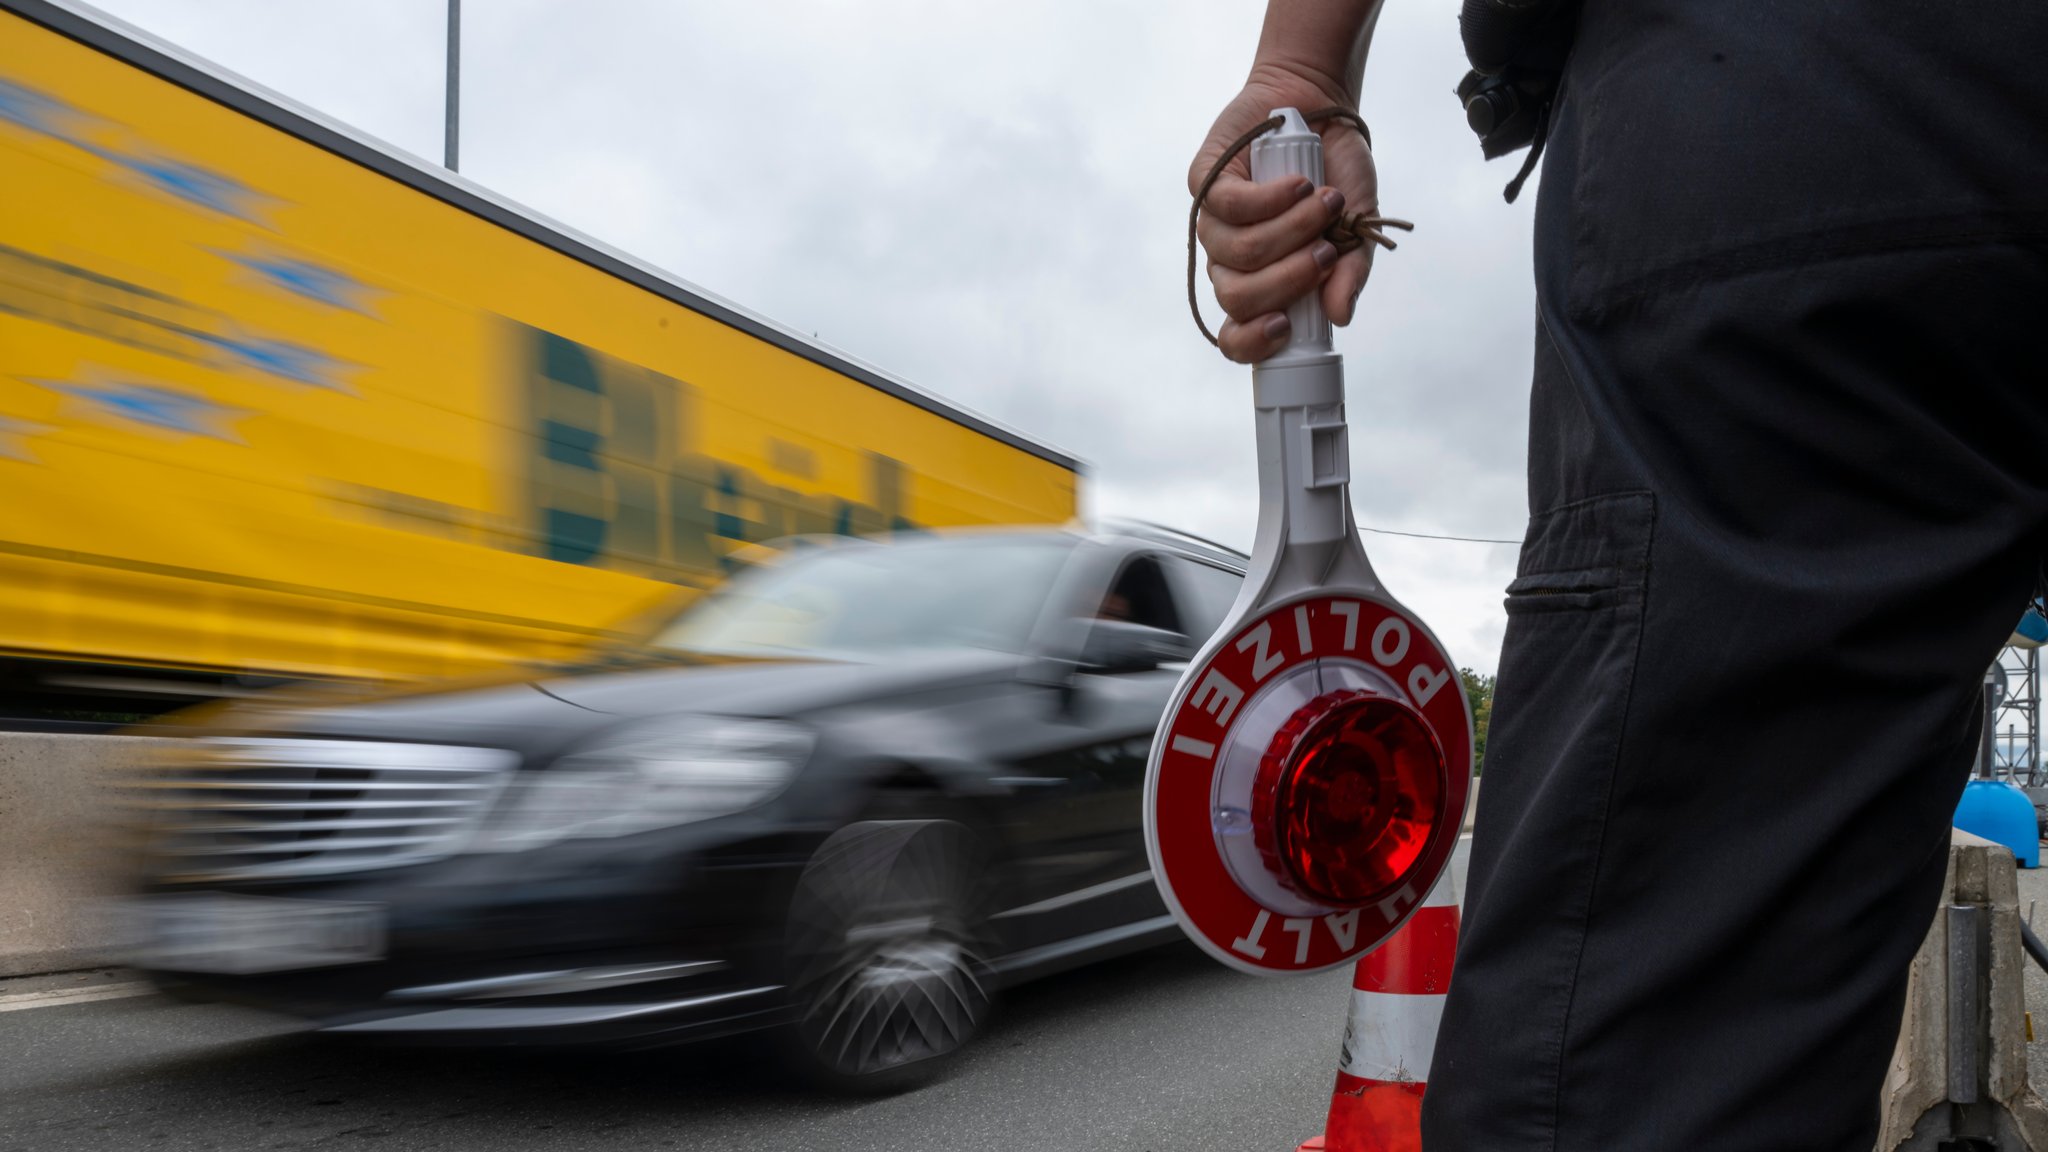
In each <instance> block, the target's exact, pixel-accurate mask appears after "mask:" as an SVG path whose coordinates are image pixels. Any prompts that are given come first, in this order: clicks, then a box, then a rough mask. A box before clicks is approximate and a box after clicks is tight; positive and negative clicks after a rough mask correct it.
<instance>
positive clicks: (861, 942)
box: [786, 820, 995, 1092]
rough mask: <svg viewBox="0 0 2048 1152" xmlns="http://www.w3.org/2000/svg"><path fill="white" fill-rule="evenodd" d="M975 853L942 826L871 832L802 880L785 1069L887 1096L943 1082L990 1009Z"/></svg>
mask: <svg viewBox="0 0 2048 1152" xmlns="http://www.w3.org/2000/svg"><path fill="white" fill-rule="evenodd" d="M979 863H980V853H979V852H978V851H976V848H975V840H974V837H973V835H972V834H971V833H970V832H969V831H968V829H967V828H966V827H965V826H964V825H961V824H958V823H955V822H953V821H950V820H865V821H861V822H859V823H855V824H849V825H847V826H846V827H845V828H842V829H840V830H839V831H838V832H835V833H834V834H833V835H832V836H830V837H829V838H827V839H826V841H825V842H824V844H823V845H821V846H820V847H819V848H818V851H817V853H816V854H815V855H813V856H812V857H811V860H810V862H809V863H808V864H807V865H806V866H805V867H804V871H803V873H802V875H801V877H800V878H799V879H798V880H797V884H796V891H795V893H794V894H793V896H792V898H791V901H790V913H789V926H788V931H787V936H786V948H787V957H786V963H787V970H788V973H789V980H790V994H791V1001H792V1003H793V1005H794V1007H795V1011H796V1020H795V1022H794V1024H793V1026H792V1027H791V1029H790V1030H789V1033H790V1034H789V1036H788V1038H787V1039H788V1043H789V1047H790V1049H791V1053H790V1054H791V1056H792V1058H793V1061H794V1063H795V1064H796V1065H797V1067H798V1069H799V1070H800V1071H801V1072H802V1073H804V1074H805V1075H806V1077H807V1078H808V1079H810V1080H811V1081H813V1082H814V1083H818V1084H821V1085H823V1086H826V1087H830V1088H834V1089H839V1090H847V1091H856V1092H891V1091H900V1090H902V1089H906V1088H911V1087H915V1086H917V1085H919V1084H923V1083H926V1082H928V1081H930V1080H933V1079H936V1078H937V1077H939V1076H941V1075H943V1074H944V1073H945V1071H946V1070H947V1068H948V1066H949V1065H950V1064H951V1063H952V1061H953V1059H954V1057H956V1056H957V1055H958V1054H959V1052H960V1050H961V1049H963V1048H965V1047H966V1046H967V1044H968V1043H969V1042H970V1041H972V1040H973V1039H974V1038H975V1037H976V1036H977V1035H979V1034H980V1032H981V1030H982V1027H983V1026H984V1025H985V1024H986V1023H987V1021H988V1018H989V1015H990V1013H991V1011H992V1010H993V1008H994V1006H995V1005H994V996H993V992H994V984H993V982H992V981H991V979H990V973H989V969H988V964H987V960H986V956H987V938H986V934H985V931H984V920H985V909H984V908H983V901H982V899H981V898H980V893H981V892H982V890H983V884H982V877H981V872H982V869H981V868H980V866H979Z"/></svg>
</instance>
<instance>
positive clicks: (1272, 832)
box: [1145, 108, 1472, 975]
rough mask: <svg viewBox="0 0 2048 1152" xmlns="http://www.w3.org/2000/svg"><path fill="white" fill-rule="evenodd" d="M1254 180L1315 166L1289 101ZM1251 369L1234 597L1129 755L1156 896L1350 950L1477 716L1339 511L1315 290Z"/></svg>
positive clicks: (1413, 851) (1394, 878)
mask: <svg viewBox="0 0 2048 1152" xmlns="http://www.w3.org/2000/svg"><path fill="white" fill-rule="evenodd" d="M1274 115H1275V116H1276V117H1278V118H1279V119H1280V125H1279V127H1278V128H1277V129H1276V130H1275V131H1273V132H1270V133H1268V134H1267V135H1264V136H1261V137H1259V138H1258V139H1257V140H1255V141H1253V143H1252V145H1251V170H1252V179H1253V180H1255V181H1259V182H1265V181H1269V180H1276V179H1280V178H1282V177H1286V176H1295V175H1298V176H1306V177H1308V178H1309V180H1311V181H1312V182H1314V183H1315V184H1316V185H1318V186H1320V185H1321V184H1322V183H1323V146H1322V138H1321V137H1320V136H1319V135H1317V134H1316V132H1315V131H1313V130H1312V129H1311V128H1310V127H1309V126H1308V124H1307V123H1306V122H1305V121H1304V120H1303V119H1302V116H1301V114H1300V113H1299V112H1297V111H1296V110H1295V109H1292V108H1284V109H1280V110H1279V111H1277V112H1275V113H1274ZM1288 319H1289V320H1290V321H1292V323H1293V335H1292V338H1291V339H1290V341H1289V343H1288V345H1287V347H1285V348H1284V349H1282V350H1281V351H1280V352H1278V353H1276V354H1274V355H1273V356H1272V357H1271V358H1269V359H1267V360H1265V361H1263V362H1261V363H1260V364H1258V365H1256V366H1255V367H1254V368H1253V369H1252V407H1253V410H1254V419H1255V422H1256V425H1257V432H1258V462H1259V523H1258V533H1257V536H1256V537H1255V540H1254V543H1253V546H1252V558H1251V566H1250V571H1249V573H1248V574H1247V575H1246V577H1245V582H1244V588H1243V591H1241V592H1240V593H1239V594H1238V598H1237V602H1236V604H1235V605H1234V606H1233V607H1232V608H1231V611H1230V614H1229V617H1228V618H1227V619H1226V620H1225V621H1224V623H1223V624H1222V626H1221V628H1220V629H1219V630H1218V631H1217V633H1216V635H1215V636H1213V637H1211V638H1210V640H1209V642H1208V643H1207V644H1205V645H1203V647H1202V650H1201V652H1200V654H1199V655H1197V656H1196V658H1195V659H1194V661H1193V662H1192V663H1191V664H1190V665H1189V668H1188V671H1187V673H1186V674H1185V675H1184V676H1182V677H1181V680H1180V684H1179V686H1178V687H1177V688H1175V689H1174V694H1173V698H1172V702H1171V703H1170V704H1169V705H1168V707H1167V709H1166V715H1165V716H1164V717H1163V718H1162V719H1161V720H1160V724H1159V730H1158V732H1157V734H1156V735H1155V736H1154V739H1153V741H1152V753H1151V759H1150V762H1149V763H1148V765H1147V767H1146V773H1145V846H1146V850H1147V852H1148V853H1149V854H1150V856H1151V860H1152V870H1153V875H1154V876H1156V877H1157V878H1158V881H1159V889H1160V892H1161V893H1162V894H1163V895H1164V896H1165V898H1166V903H1167V907H1169V908H1170V909H1172V911H1173V914H1174V917H1175V918H1176V919H1178V920H1179V921H1180V924H1181V926H1182V927H1183V928H1185V929H1186V930H1187V933H1188V935H1189V936H1190V937H1192V938H1193V939H1194V941H1195V943H1196V944H1198V945H1200V946H1201V947H1202V948H1203V950H1205V951H1207V952H1208V953H1209V954H1210V955H1212V956H1214V957H1216V958H1217V959H1218V960H1221V961H1222V962H1224V963H1225V964H1228V965H1230V966H1231V967H1233V968H1237V969H1240V970H1242V971H1246V972H1253V973H1259V974H1267V975H1275V974H1281V973H1292V972H1316V971H1321V970H1323V969H1326V968H1333V967H1336V966H1337V965H1339V964H1345V963H1349V962H1351V961H1353V960H1355V959H1357V958H1358V956H1359V955H1360V954H1362V953H1364V952H1367V951H1370V950H1371V949H1372V948H1373V947H1375V946H1377V945H1378V944H1379V943H1380V942H1381V941H1382V940H1384V939H1386V938H1387V937H1388V936H1390V935H1392V934H1393V932H1394V930H1395V929H1396V928H1399V927H1400V926H1401V924H1402V922H1404V921H1405V920H1407V918H1408V916H1409V915H1410V914H1411V913H1413V912H1414V911H1415V909H1416V908H1418V907H1420V906H1421V904H1422V902H1423V900H1424V898H1426V897H1427V896H1428V895H1429V891H1430V888H1431V887H1432V886H1434V885H1435V883H1436V879H1437V877H1438V875H1439V874H1441V873H1442V872H1443V870H1444V868H1445V866H1446V865H1447V864H1448V863H1449V862H1450V858H1451V852H1452V850H1453V849H1454V848H1455V847H1456V846H1457V840H1458V830H1459V826H1460V823H1461V821H1462V817H1463V815H1464V811H1465V798H1466V794H1467V793H1468V791H1469V790H1470V788H1471V775H1472V714H1471V709H1470V707H1469V705H1468V704H1467V703H1466V700H1465V690H1464V685H1463V683H1462V681H1461V679H1460V678H1459V676H1458V672H1457V667H1456V666H1455V665H1454V664H1452V663H1451V661H1450V659H1449V657H1447V656H1446V655H1445V653H1444V650H1443V647H1442V645H1440V644H1438V643H1437V640H1436V637H1435V636H1433V635H1432V634H1431V633H1430V631H1429V629H1428V628H1427V627H1425V626H1424V625H1423V623H1422V621H1420V620H1419V619H1417V618H1416V617H1415V616H1414V614H1412V613H1410V612H1409V611H1408V610H1407V609H1406V608H1404V607H1402V606H1401V604H1400V602H1399V601H1397V600H1395V599H1394V597H1393V596H1392V595H1391V594H1390V593H1388V592H1387V590H1386V589H1385V588H1384V587H1382V586H1381V584H1380V582H1379V578H1378V577H1377V576H1375V575H1374V574H1373V570H1372V564H1371V562H1370V561H1368V560H1367V559H1366V555H1365V546H1364V544H1363V543H1362V542H1361V541H1360V540H1359V536H1358V529H1357V526H1356V525H1355V523H1354V522H1353V520H1352V516H1351V500H1350V492H1349V486H1350V451H1349V448H1350V446H1349V442H1348V436H1347V432H1346V426H1345V417H1344V363H1343V358H1342V357H1340V356H1338V355H1337V353H1336V352H1335V351H1334V350H1333V349H1332V347H1331V342H1330V323H1329V320H1328V318H1327V317H1325V316H1324V315H1323V309H1322V303H1321V301H1320V300H1319V299H1318V298H1317V296H1316V295H1315V294H1314V293H1311V294H1310V295H1309V296H1307V297H1305V298H1304V299H1302V300H1301V301H1299V302H1297V303H1296V304H1295V305H1294V306H1293V307H1291V308H1290V309H1288Z"/></svg>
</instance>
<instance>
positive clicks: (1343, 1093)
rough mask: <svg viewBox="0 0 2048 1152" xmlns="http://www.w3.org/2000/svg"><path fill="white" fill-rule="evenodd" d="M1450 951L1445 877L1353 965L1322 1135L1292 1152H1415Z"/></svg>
mask: <svg viewBox="0 0 2048 1152" xmlns="http://www.w3.org/2000/svg"><path fill="white" fill-rule="evenodd" d="M1457 951H1458V898H1457V884H1456V882H1455V881H1454V880H1453V879H1452V875H1451V870H1450V869H1446V870H1445V872H1444V875H1443V878H1442V879H1440V880H1438V881H1437V885H1436V888H1435V889H1434V890H1432V891H1431V892H1430V894H1429V899H1428V900H1426V901H1424V903H1423V906H1422V907H1420V908H1418V909H1416V910H1415V915H1413V916H1411V917H1410V918H1409V919H1408V922H1407V923H1406V924H1403V925H1401V928H1400V930H1399V931H1397V932H1395V933H1394V934H1393V935H1392V936H1391V937H1388V939H1387V942H1386V943H1384V944H1382V945H1380V946H1379V947H1378V948H1375V949H1373V950H1372V951H1370V952H1368V953H1366V954H1365V955H1363V956H1361V957H1359V958H1358V967H1357V968H1355V969H1353V971H1352V975H1351V1015H1350V1017H1349V1019H1347V1020H1346V1021H1345V1023H1344V1048H1343V1050H1342V1051H1341V1052H1340V1053H1339V1054H1338V1058H1337V1088H1336V1091H1335V1093H1334V1094H1333V1095H1332V1096H1331V1097H1330V1118H1329V1120H1328V1122H1327V1123H1326V1124H1325V1125H1324V1127H1323V1134H1322V1135H1321V1136H1317V1137H1315V1138H1314V1139H1311V1140H1309V1141H1308V1142H1307V1143H1305V1144H1303V1145H1302V1146H1301V1147H1300V1148H1299V1149H1297V1150H1296V1152H1420V1150H1421V1148H1422V1091H1423V1089H1424V1087H1426V1086H1427V1084H1428V1082H1429V1054H1430V1051H1431V1050H1432V1049H1434V1048H1435V1047H1436V1030H1437V1025H1438V1024H1439V1023H1441V1022H1442V1021H1443V1018H1444V995H1445V993H1446V992H1448V991H1449V990H1450V986H1451V960H1452V957H1453V956H1455V955H1456V953H1457Z"/></svg>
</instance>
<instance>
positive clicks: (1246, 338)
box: [1216, 312, 1294, 364]
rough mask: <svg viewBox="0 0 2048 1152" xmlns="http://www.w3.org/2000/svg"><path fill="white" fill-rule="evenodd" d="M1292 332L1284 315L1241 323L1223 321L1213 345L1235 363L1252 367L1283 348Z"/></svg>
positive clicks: (1278, 314)
mask: <svg viewBox="0 0 2048 1152" xmlns="http://www.w3.org/2000/svg"><path fill="white" fill-rule="evenodd" d="M1293 332H1294V329H1293V326H1292V325H1290V324H1289V323H1288V322H1287V313H1285V312H1274V313H1271V314H1269V315H1265V316H1258V317H1254V318H1253V319H1251V320H1250V321H1248V322H1246V323H1243V324H1240V323H1238V322H1237V321H1235V320H1225V321H1224V322H1223V330H1222V331H1221V332H1218V333H1217V334H1216V346H1217V347H1218V348H1221V349H1222V350H1223V355H1225V356H1226V357H1229V358H1230V359H1232V360H1235V361H1237V362H1238V363H1239V364H1256V363H1258V362H1259V361H1261V360H1264V359H1266V358H1267V357H1268V356H1271V355H1273V354H1274V353H1275V352H1278V351H1280V349H1282V348H1284V347H1286V346H1287V338H1288V336H1290V335H1292V334H1293Z"/></svg>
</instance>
